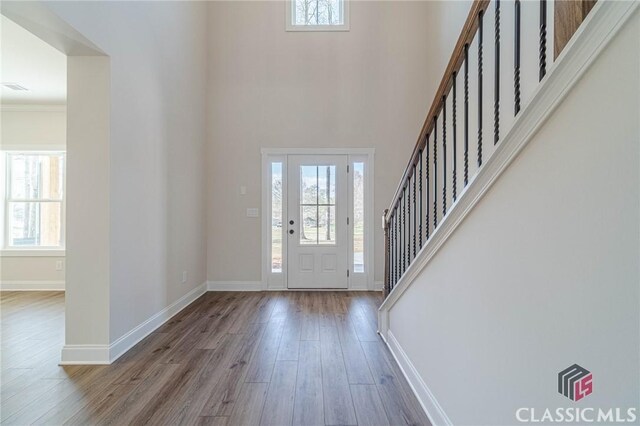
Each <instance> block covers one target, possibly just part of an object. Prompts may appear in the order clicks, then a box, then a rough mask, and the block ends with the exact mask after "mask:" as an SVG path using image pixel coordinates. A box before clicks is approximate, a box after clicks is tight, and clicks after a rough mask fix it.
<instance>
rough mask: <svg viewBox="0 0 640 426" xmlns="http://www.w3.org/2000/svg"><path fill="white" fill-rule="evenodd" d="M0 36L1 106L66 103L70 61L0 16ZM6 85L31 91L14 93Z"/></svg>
mask: <svg viewBox="0 0 640 426" xmlns="http://www.w3.org/2000/svg"><path fill="white" fill-rule="evenodd" d="M0 34H1V37H0V50H1V51H2V54H1V60H2V62H1V64H0V83H2V84H3V86H2V92H1V95H2V103H3V104H30V105H33V104H38V105H48V104H64V103H66V98H67V57H66V56H65V55H64V54H63V53H61V52H60V51H58V50H56V49H54V48H53V47H51V46H49V45H48V44H47V43H45V42H44V41H42V40H40V39H39V38H38V37H36V36H34V35H33V34H31V33H30V32H28V31H27V30H25V29H24V28H22V27H21V26H19V25H18V24H16V23H14V22H13V21H11V20H9V19H8V18H6V17H4V16H0ZM6 83H13V84H18V85H20V86H23V87H25V88H27V89H28V90H24V91H23V90H19V91H18V90H12V89H9V88H7V87H5V86H4V84H6Z"/></svg>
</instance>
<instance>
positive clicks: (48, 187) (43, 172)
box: [9, 154, 64, 200]
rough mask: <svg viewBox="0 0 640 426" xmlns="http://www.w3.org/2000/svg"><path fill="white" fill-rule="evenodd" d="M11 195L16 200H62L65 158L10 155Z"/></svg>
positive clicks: (57, 156) (57, 155) (56, 155)
mask: <svg viewBox="0 0 640 426" xmlns="http://www.w3.org/2000/svg"><path fill="white" fill-rule="evenodd" d="M9 167H10V170H11V175H10V182H11V183H10V194H9V197H10V198H12V199H16V200H37V199H55V200H62V190H63V188H64V156H63V155H62V154H53V155H44V154H43V155H38V154H9Z"/></svg>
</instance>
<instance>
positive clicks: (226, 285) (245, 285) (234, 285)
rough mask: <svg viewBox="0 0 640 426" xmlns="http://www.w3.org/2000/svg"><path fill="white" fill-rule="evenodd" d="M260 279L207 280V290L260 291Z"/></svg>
mask: <svg viewBox="0 0 640 426" xmlns="http://www.w3.org/2000/svg"><path fill="white" fill-rule="evenodd" d="M262 290H263V288H262V282H261V281H208V282H207V291H262Z"/></svg>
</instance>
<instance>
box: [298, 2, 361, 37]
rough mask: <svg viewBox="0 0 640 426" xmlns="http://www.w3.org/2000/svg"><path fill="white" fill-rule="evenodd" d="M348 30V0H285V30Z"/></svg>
mask: <svg viewBox="0 0 640 426" xmlns="http://www.w3.org/2000/svg"><path fill="white" fill-rule="evenodd" d="M347 30H349V1H348V0H289V1H287V31H347Z"/></svg>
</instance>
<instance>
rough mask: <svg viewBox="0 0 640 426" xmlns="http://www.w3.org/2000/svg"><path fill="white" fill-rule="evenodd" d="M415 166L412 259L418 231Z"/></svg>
mask: <svg viewBox="0 0 640 426" xmlns="http://www.w3.org/2000/svg"><path fill="white" fill-rule="evenodd" d="M416 177H417V176H416V165H415V164H414V165H413V258H414V259H415V257H416V254H417V252H416V234H417V229H418V220H417V219H418V209H417V208H416V180H417V179H416Z"/></svg>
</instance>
